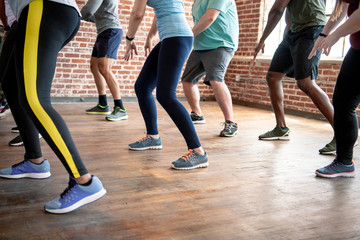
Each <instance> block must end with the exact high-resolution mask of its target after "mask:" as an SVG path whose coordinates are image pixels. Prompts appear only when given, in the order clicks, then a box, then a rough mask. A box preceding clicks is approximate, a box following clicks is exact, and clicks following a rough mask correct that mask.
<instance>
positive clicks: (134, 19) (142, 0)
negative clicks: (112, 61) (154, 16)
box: [124, 0, 147, 61]
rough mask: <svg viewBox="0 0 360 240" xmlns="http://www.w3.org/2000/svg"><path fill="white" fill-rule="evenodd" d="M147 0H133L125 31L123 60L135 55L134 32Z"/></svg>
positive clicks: (141, 17)
mask: <svg viewBox="0 0 360 240" xmlns="http://www.w3.org/2000/svg"><path fill="white" fill-rule="evenodd" d="M146 3H147V0H135V2H134V6H133V8H132V10H131V13H130V20H129V26H128V31H127V33H126V50H125V56H124V60H125V61H129V60H130V59H132V58H133V55H134V53H135V55H137V47H136V44H135V42H134V39H135V34H136V32H137V30H138V28H139V25H140V23H141V21H142V19H143V17H144V14H145V10H146Z"/></svg>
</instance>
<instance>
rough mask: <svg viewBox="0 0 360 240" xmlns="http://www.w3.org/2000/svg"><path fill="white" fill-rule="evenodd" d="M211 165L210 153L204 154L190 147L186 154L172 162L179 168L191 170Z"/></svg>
mask: <svg viewBox="0 0 360 240" xmlns="http://www.w3.org/2000/svg"><path fill="white" fill-rule="evenodd" d="M208 166H209V162H208V155H207V153H205V155H202V154H200V153H198V152H196V151H195V150H192V149H189V151H188V152H187V153H185V155H184V156H182V157H181V158H179V159H178V160H176V161H174V162H172V164H171V167H172V168H174V169H178V170H191V169H195V168H206V167H208Z"/></svg>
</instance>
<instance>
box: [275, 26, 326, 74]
mask: <svg viewBox="0 0 360 240" xmlns="http://www.w3.org/2000/svg"><path fill="white" fill-rule="evenodd" d="M323 28H324V26H313V27H307V28H305V29H303V30H301V31H299V32H291V31H288V32H287V33H286V35H285V36H284V39H283V41H282V42H281V43H280V45H279V46H278V48H277V49H276V51H275V53H274V56H273V59H272V61H271V64H270V67H269V72H280V73H285V74H286V76H288V77H292V78H295V79H296V80H301V79H304V78H307V77H311V79H312V80H314V79H318V66H319V62H320V55H321V53H320V51H317V53H316V55H315V56H314V57H313V58H311V59H310V60H309V59H308V56H309V54H310V52H311V50H312V48H313V46H314V43H315V41H316V39H317V38H318V37H319V34H320V33H321V31H322V30H323Z"/></svg>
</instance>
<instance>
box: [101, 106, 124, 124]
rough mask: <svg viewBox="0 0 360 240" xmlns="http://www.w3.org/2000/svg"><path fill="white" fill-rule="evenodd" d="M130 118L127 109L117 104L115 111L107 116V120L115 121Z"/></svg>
mask: <svg viewBox="0 0 360 240" xmlns="http://www.w3.org/2000/svg"><path fill="white" fill-rule="evenodd" d="M128 118H129V116H128V115H127V112H126V109H125V110H123V109H121V108H120V107H118V106H115V107H114V111H113V112H112V113H111V114H109V115H107V116H106V117H105V119H106V120H108V121H113V122H117V121H121V120H125V119H128Z"/></svg>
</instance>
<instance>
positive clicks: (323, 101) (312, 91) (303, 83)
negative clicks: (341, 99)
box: [297, 77, 334, 126]
mask: <svg viewBox="0 0 360 240" xmlns="http://www.w3.org/2000/svg"><path fill="white" fill-rule="evenodd" d="M297 84H298V87H299V88H300V89H301V90H302V91H303V92H304V93H305V94H306V95H308V96H309V97H310V98H311V100H312V101H313V103H314V104H315V106H316V107H317V108H318V109H319V110H320V112H321V113H322V114H323V115H324V116H325V118H326V119H327V120H328V121H329V123H330V124H331V126H334V108H333V106H332V104H331V102H330V99H329V97H328V95H327V94H326V93H325V92H324V91H323V90H322V89H321V88H320V87H319V86H318V85H317V84H316V82H315V81H314V80H311V78H310V77H308V78H305V79H300V80H297Z"/></svg>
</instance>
